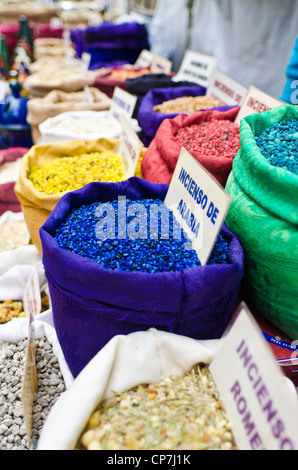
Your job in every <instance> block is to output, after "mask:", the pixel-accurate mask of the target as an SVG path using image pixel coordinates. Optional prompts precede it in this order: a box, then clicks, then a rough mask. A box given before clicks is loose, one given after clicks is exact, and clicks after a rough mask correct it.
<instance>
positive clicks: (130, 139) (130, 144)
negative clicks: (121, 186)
mask: <svg viewBox="0 0 298 470" xmlns="http://www.w3.org/2000/svg"><path fill="white" fill-rule="evenodd" d="M121 122H122V129H121V134H120V138H119V143H118V146H117V149H116V152H117V154H118V155H120V156H121V158H122V161H123V164H124V168H125V175H126V178H131V177H132V176H134V175H135V172H136V168H137V165H138V161H139V158H140V155H141V151H142V148H143V143H142V142H141V140H140V139H139V138H138V136H137V134H136V133H135V131H134V130H133V128H132V127H131V125H130V123H129V121H128V120H127V119H126V117H125V116H122V118H121Z"/></svg>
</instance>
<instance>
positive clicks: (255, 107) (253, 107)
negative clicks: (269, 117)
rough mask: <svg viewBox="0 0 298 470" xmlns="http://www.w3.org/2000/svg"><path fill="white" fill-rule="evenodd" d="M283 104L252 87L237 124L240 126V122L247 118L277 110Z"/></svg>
mask: <svg viewBox="0 0 298 470" xmlns="http://www.w3.org/2000/svg"><path fill="white" fill-rule="evenodd" d="M281 104H282V102H281V101H279V100H278V99H275V98H272V96H269V95H267V94H266V93H263V92H262V91H261V90H259V89H258V88H256V87H254V86H251V87H250V88H249V89H248V92H247V95H246V97H245V100H244V102H243V104H242V106H241V108H240V111H239V113H238V115H237V118H236V119H235V122H236V123H237V124H240V121H241V119H242V118H244V117H245V116H249V115H250V114H254V113H263V112H264V111H269V110H270V109H273V108H276V107H277V106H280V105H281Z"/></svg>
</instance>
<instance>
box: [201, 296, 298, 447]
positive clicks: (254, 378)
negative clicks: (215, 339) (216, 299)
mask: <svg viewBox="0 0 298 470" xmlns="http://www.w3.org/2000/svg"><path fill="white" fill-rule="evenodd" d="M237 313H238V314H237V316H236V319H235V320H234V322H233V324H232V325H231V327H229V331H228V332H227V334H226V335H224V337H223V338H222V341H223V343H222V345H221V347H220V349H219V351H218V353H217V355H216V356H215V358H214V359H213V361H212V363H211V364H210V371H211V373H212V375H213V377H214V380H215V382H216V385H217V387H218V390H219V393H220V395H221V398H222V400H223V402H224V405H225V408H226V411H227V414H228V416H229V419H230V422H231V425H232V429H233V433H234V437H235V440H236V443H237V446H238V448H239V449H240V450H298V433H297V422H298V400H297V394H296V392H295V388H294V387H293V389H292V388H291V387H290V385H292V384H291V383H286V380H289V379H286V378H285V376H284V375H283V373H282V372H281V369H280V367H279V366H278V364H277V363H276V361H275V357H274V355H273V353H272V351H271V350H270V347H269V345H268V344H267V343H266V341H265V339H264V338H263V336H262V333H261V332H260V331H259V328H258V326H257V324H256V323H255V321H254V319H253V317H252V315H251V313H250V312H249V310H248V309H247V307H246V305H245V304H244V303H242V304H241V305H240V307H239V310H238V312H237Z"/></svg>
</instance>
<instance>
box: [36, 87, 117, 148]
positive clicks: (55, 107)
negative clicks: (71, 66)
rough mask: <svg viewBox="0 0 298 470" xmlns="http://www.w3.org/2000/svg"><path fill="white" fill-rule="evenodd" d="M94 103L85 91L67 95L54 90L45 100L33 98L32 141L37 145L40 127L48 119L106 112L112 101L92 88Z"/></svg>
mask: <svg viewBox="0 0 298 470" xmlns="http://www.w3.org/2000/svg"><path fill="white" fill-rule="evenodd" d="M89 91H90V93H91V97H92V100H93V101H91V100H90V101H88V100H87V96H86V94H85V92H84V91H77V92H72V93H66V92H64V91H61V90H53V91H51V92H50V93H48V94H47V95H46V96H45V97H44V98H33V99H31V100H29V102H28V114H27V122H28V123H29V124H30V125H31V133H32V140H33V142H34V144H36V143H37V142H38V140H39V138H40V131H39V127H38V126H39V125H40V124H41V123H42V122H44V121H45V120H46V119H49V118H51V117H54V116H57V115H59V114H62V113H65V112H69V111H106V110H108V109H109V107H110V104H111V99H110V98H109V97H108V96H107V95H106V94H105V93H102V92H101V91H100V90H98V89H97V88H94V87H90V88H89Z"/></svg>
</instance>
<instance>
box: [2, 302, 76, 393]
mask: <svg viewBox="0 0 298 470" xmlns="http://www.w3.org/2000/svg"><path fill="white" fill-rule="evenodd" d="M34 329H35V337H36V338H44V337H46V338H47V339H48V341H49V343H50V344H51V345H52V347H53V353H54V354H55V356H56V357H57V359H58V362H59V366H60V370H61V373H62V375H63V378H64V381H65V386H66V388H68V387H70V386H71V385H72V383H73V381H74V379H73V376H72V374H71V372H70V370H69V367H68V365H67V363H66V361H65V358H64V355H63V352H62V349H61V346H60V343H59V341H58V338H57V335H56V331H55V328H54V325H53V316H52V310H47V311H46V312H43V313H41V314H39V315H38V317H35V319H34ZM28 332H29V319H28V318H14V319H12V320H11V321H9V322H7V323H4V324H3V325H0V342H4V343H12V344H17V343H18V342H20V341H22V340H24V339H26V338H28Z"/></svg>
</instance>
